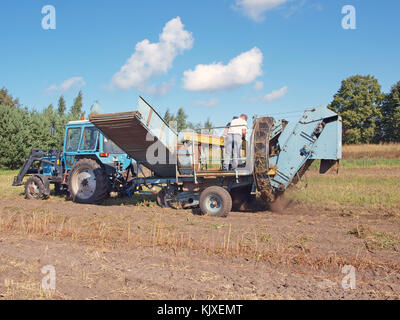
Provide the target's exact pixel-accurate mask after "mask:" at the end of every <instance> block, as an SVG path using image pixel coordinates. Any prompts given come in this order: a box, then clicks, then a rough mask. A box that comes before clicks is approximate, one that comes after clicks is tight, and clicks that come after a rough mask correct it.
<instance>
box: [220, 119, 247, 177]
mask: <svg viewBox="0 0 400 320" xmlns="http://www.w3.org/2000/svg"><path fill="white" fill-rule="evenodd" d="M246 130H247V115H245V114H241V115H240V117H239V118H237V119H232V121H231V123H230V126H229V129H228V132H227V135H226V137H225V155H224V170H229V165H230V164H231V162H232V166H231V168H232V170H235V169H236V168H237V166H238V163H239V158H240V150H241V149H242V140H245V138H246ZM232 153H233V158H232Z"/></svg>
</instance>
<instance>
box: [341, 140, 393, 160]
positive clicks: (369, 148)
mask: <svg viewBox="0 0 400 320" xmlns="http://www.w3.org/2000/svg"><path fill="white" fill-rule="evenodd" d="M343 158H344V159H363V158H364V159H377V158H381V159H400V144H399V143H397V144H396V143H388V144H359V145H344V146H343Z"/></svg>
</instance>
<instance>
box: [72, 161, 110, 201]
mask: <svg viewBox="0 0 400 320" xmlns="http://www.w3.org/2000/svg"><path fill="white" fill-rule="evenodd" d="M108 188H109V182H108V179H107V175H106V173H105V171H104V169H103V168H102V167H101V166H100V164H98V163H97V162H96V161H94V160H92V159H81V160H79V161H78V162H77V163H76V164H75V166H74V168H73V169H72V170H71V173H70V175H69V179H68V191H69V194H70V196H71V198H72V200H73V201H74V202H79V203H98V202H100V201H101V200H103V199H104V198H106V197H107V196H108V194H109V193H108Z"/></svg>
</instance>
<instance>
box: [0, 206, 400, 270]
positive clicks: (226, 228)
mask: <svg viewBox="0 0 400 320" xmlns="http://www.w3.org/2000/svg"><path fill="white" fill-rule="evenodd" d="M170 218H171V217H170ZM207 220H211V221H207ZM214 221H216V220H215V218H208V217H207V218H205V220H204V221H202V223H203V226H202V227H203V228H204V230H208V232H204V234H202V233H201V232H200V233H199V230H197V232H196V233H191V232H190V230H187V229H186V230H185V229H183V228H178V226H176V225H174V224H171V223H170V222H169V221H168V219H165V218H163V216H162V215H160V214H150V216H149V218H148V219H143V220H139V221H135V222H132V221H131V220H130V219H129V217H128V218H127V217H125V218H124V217H123V216H115V215H113V216H108V215H103V214H87V215H85V216H83V215H74V216H72V217H71V216H69V215H68V214H63V213H54V212H53V213H51V212H50V211H48V210H43V209H35V210H31V211H26V210H22V209H20V208H17V207H9V208H5V209H4V210H3V213H2V214H1V216H0V230H1V232H4V233H6V234H7V233H8V234H13V233H15V234H19V235H26V236H30V235H35V236H40V237H41V238H48V239H53V240H62V241H66V240H68V241H78V242H80V243H85V244H90V245H92V246H98V247H108V248H110V249H113V248H126V249H133V248H139V247H140V248H152V250H153V252H154V250H156V249H159V248H161V249H162V250H168V251H170V252H177V251H179V250H189V251H192V252H193V251H198V252H199V253H203V254H207V255H216V256H220V257H222V258H229V257H245V258H246V259H251V260H254V261H255V262H260V261H264V262H269V263H273V264H278V265H284V266H286V267H288V268H290V267H293V266H299V265H302V266H307V267H310V268H312V269H313V270H328V269H331V268H337V267H341V266H343V265H345V264H351V265H353V266H356V267H357V268H358V269H360V270H361V269H368V268H374V266H376V265H380V264H382V263H383V264H385V266H386V268H387V269H388V270H398V271H400V265H397V264H393V263H390V262H381V261H379V262H377V261H376V260H374V261H372V260H370V258H369V257H368V256H361V255H360V256H357V257H351V256H350V257H349V256H341V255H340V254H337V253H334V254H328V255H325V254H324V255H320V254H318V252H313V251H312V250H310V244H312V243H313V241H314V237H313V235H310V234H303V233H302V234H299V235H297V236H296V237H295V238H294V239H293V241H289V242H288V243H286V244H284V243H281V242H280V241H272V237H271V236H270V235H268V234H267V235H266V234H265V233H262V232H259V231H256V230H254V231H253V232H244V231H243V230H237V229H234V228H232V226H231V225H227V224H220V223H210V222H214Z"/></svg>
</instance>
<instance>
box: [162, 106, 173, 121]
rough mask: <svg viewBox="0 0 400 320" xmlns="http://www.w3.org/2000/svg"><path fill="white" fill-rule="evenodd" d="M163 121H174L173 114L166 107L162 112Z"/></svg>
mask: <svg viewBox="0 0 400 320" xmlns="http://www.w3.org/2000/svg"><path fill="white" fill-rule="evenodd" d="M164 121H165V122H166V123H170V122H171V121H175V116H174V115H173V114H172V113H171V112H170V111H169V109H167V111H165V114H164Z"/></svg>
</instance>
